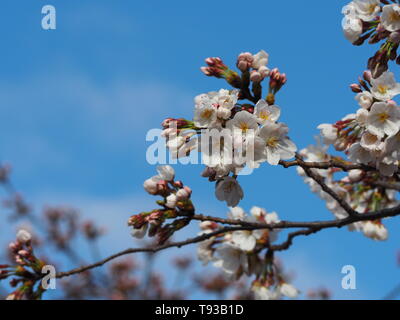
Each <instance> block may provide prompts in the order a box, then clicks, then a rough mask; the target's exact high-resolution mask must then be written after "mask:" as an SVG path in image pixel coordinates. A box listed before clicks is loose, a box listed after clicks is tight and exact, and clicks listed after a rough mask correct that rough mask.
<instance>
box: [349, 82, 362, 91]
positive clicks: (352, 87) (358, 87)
mask: <svg viewBox="0 0 400 320" xmlns="http://www.w3.org/2000/svg"><path fill="white" fill-rule="evenodd" d="M350 89H351V91H353V92H354V93H360V92H362V89H361V86H360V85H359V84H357V83H353V84H351V85H350Z"/></svg>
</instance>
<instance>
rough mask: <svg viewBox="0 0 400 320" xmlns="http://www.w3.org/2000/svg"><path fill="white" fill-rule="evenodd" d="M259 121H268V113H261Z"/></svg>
mask: <svg viewBox="0 0 400 320" xmlns="http://www.w3.org/2000/svg"><path fill="white" fill-rule="evenodd" d="M260 119H263V120H268V119H269V114H268V112H266V111H262V112H261V113H260Z"/></svg>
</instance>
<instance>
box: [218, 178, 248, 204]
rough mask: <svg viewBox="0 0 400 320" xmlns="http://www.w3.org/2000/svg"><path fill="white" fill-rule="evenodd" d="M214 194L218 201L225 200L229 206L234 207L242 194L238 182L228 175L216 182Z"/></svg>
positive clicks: (241, 197)
mask: <svg viewBox="0 0 400 320" xmlns="http://www.w3.org/2000/svg"><path fill="white" fill-rule="evenodd" d="M215 196H216V197H217V199H218V200H220V201H226V204H227V205H228V206H229V207H236V206H237V205H238V204H239V202H240V200H242V199H243V196H244V194H243V190H242V187H241V186H240V184H239V182H238V181H237V180H236V179H235V178H232V177H229V176H228V177H224V178H222V179H221V180H219V181H218V182H217V184H216V186H215Z"/></svg>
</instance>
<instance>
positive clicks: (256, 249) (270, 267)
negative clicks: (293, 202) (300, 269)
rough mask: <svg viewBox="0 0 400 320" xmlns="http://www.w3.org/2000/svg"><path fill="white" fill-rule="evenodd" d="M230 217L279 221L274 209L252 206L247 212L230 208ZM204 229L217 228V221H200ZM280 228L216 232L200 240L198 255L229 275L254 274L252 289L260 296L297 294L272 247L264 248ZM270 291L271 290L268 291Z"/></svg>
mask: <svg viewBox="0 0 400 320" xmlns="http://www.w3.org/2000/svg"><path fill="white" fill-rule="evenodd" d="M228 216H229V218H231V219H235V220H239V221H245V222H259V223H267V224H274V223H277V222H279V218H278V215H277V214H276V213H275V212H271V213H267V212H266V211H265V209H262V208H259V207H253V208H252V209H251V215H250V216H249V215H247V214H246V213H245V212H244V210H243V209H242V208H240V207H235V208H231V211H230V212H229V214H228ZM200 228H201V230H202V231H201V233H200V234H207V233H212V232H214V233H215V232H217V231H218V230H219V229H220V228H221V226H220V225H219V224H218V223H215V222H211V221H205V222H202V223H200ZM278 233H279V230H274V231H271V230H266V229H261V230H251V231H250V230H240V231H233V232H227V233H224V234H223V235H221V236H214V237H212V238H210V239H208V240H206V241H203V242H201V243H200V244H199V247H198V251H197V254H198V258H199V260H200V261H202V262H203V264H208V263H210V262H212V263H213V265H214V266H215V267H218V268H220V269H221V270H222V271H223V272H224V274H225V275H226V276H227V277H228V278H229V279H235V280H238V279H240V278H241V277H242V276H243V275H247V276H255V280H254V282H253V286H252V288H253V291H254V294H255V297H256V298H257V299H268V300H270V299H278V298H281V297H282V295H284V296H287V297H290V298H294V297H296V296H297V290H296V289H294V288H293V287H292V286H291V285H289V284H287V283H286V281H285V277H284V276H283V274H282V272H280V271H279V268H277V264H276V262H275V261H274V259H273V257H271V251H268V252H267V253H266V254H264V255H261V252H262V251H263V250H264V249H265V248H268V246H269V245H270V244H272V243H273V242H274V241H276V240H277V237H278ZM267 293H269V294H267Z"/></svg>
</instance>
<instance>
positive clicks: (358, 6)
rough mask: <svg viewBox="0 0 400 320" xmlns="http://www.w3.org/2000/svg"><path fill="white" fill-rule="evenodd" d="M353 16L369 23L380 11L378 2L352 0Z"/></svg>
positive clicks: (377, 0)
mask: <svg viewBox="0 0 400 320" xmlns="http://www.w3.org/2000/svg"><path fill="white" fill-rule="evenodd" d="M353 4H354V10H355V12H354V13H355V15H356V16H357V17H358V18H359V19H361V20H363V21H371V20H374V19H375V18H376V16H377V15H378V14H379V12H380V11H381V7H380V0H354V1H353Z"/></svg>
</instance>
